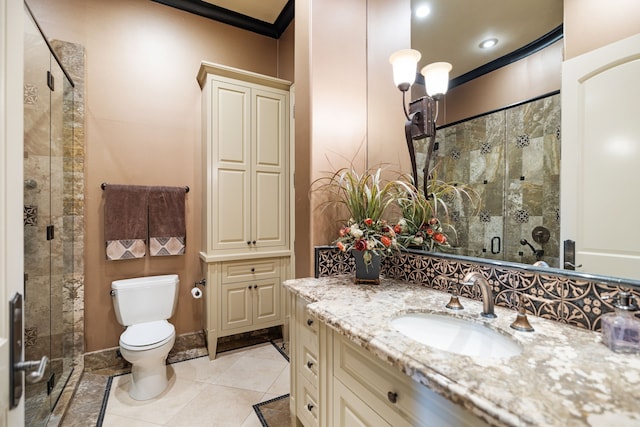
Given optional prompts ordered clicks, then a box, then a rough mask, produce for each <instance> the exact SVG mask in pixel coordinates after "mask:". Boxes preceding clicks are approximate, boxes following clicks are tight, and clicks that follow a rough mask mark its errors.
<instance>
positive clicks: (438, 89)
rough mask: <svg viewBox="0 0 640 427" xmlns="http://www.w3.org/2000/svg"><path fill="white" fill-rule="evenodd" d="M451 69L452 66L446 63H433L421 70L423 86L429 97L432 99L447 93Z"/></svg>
mask: <svg viewBox="0 0 640 427" xmlns="http://www.w3.org/2000/svg"><path fill="white" fill-rule="evenodd" d="M451 68H452V66H451V64H449V63H448V62H434V63H433V64H429V65H427V66H426V67H424V68H423V69H422V75H423V76H424V85H425V86H426V88H427V94H428V95H429V96H431V97H434V96H437V95H444V94H445V93H447V89H448V88H449V71H451Z"/></svg>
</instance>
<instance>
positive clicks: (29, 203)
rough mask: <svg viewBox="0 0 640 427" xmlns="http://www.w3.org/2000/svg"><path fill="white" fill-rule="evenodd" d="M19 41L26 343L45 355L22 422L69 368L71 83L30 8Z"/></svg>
mask: <svg viewBox="0 0 640 427" xmlns="http://www.w3.org/2000/svg"><path fill="white" fill-rule="evenodd" d="M24 42H25V45H24V53H25V54H24V59H25V69H24V158H23V169H24V183H23V185H24V215H23V217H24V269H25V272H24V273H25V274H24V279H25V286H24V289H25V290H24V329H25V331H24V333H25V342H24V348H25V360H40V359H42V357H43V356H46V357H48V359H49V364H48V366H47V368H46V371H45V374H44V377H43V379H42V380H41V381H39V382H36V383H29V382H27V383H26V384H25V423H26V425H27V426H44V425H46V424H47V423H48V421H49V416H50V414H51V411H52V409H53V407H54V406H55V404H56V402H57V400H58V397H59V396H60V393H61V391H62V389H63V388H64V385H65V383H66V381H67V379H68V378H69V375H70V373H71V371H72V369H73V294H72V290H73V282H72V280H71V279H72V276H73V275H72V273H73V265H74V264H73V220H72V219H68V218H72V217H71V216H65V206H68V205H69V203H68V201H69V200H71V199H72V197H73V179H72V173H71V170H70V163H71V162H70V161H69V156H70V155H72V152H73V86H72V84H71V82H70V81H69V80H68V79H67V77H66V76H65V73H64V72H63V70H62V68H61V67H60V65H59V64H58V62H57V60H56V58H55V56H53V55H52V53H51V50H50V47H49V45H48V44H47V42H46V41H45V38H44V36H43V35H42V34H41V32H40V30H39V29H38V27H37V25H36V24H35V22H34V20H33V18H32V17H31V15H30V14H29V12H28V11H27V12H26V13H25V40H24Z"/></svg>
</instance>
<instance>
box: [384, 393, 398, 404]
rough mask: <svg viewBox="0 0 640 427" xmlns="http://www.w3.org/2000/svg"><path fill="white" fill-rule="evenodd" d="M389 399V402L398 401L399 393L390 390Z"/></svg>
mask: <svg viewBox="0 0 640 427" xmlns="http://www.w3.org/2000/svg"><path fill="white" fill-rule="evenodd" d="M387 399H389V402H391V403H396V402H397V401H398V393H396V392H395V391H390V392H388V393H387Z"/></svg>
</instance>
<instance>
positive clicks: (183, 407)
mask: <svg viewBox="0 0 640 427" xmlns="http://www.w3.org/2000/svg"><path fill="white" fill-rule="evenodd" d="M167 369H168V372H169V378H170V379H169V387H168V388H167V390H166V391H165V392H164V393H163V394H161V395H160V396H159V397H157V398H154V399H151V400H148V401H143V402H140V401H136V400H133V399H131V398H130V397H129V394H128V385H129V381H130V378H131V375H130V374H127V375H121V376H117V377H113V380H112V384H111V390H110V392H109V398H108V401H107V405H106V409H105V411H104V419H103V421H102V426H104V427H116V426H117V427H120V426H124V425H126V426H131V427H159V426H163V427H183V426H190V427H197V426H237V427H261V426H262V423H261V422H260V420H259V418H258V416H257V415H256V413H255V411H254V409H253V405H254V404H256V403H258V402H264V401H267V400H271V399H274V398H276V397H278V396H281V395H283V394H286V393H289V364H288V362H287V360H286V359H285V358H284V357H283V356H282V354H281V353H280V352H279V351H278V350H277V349H276V347H275V346H274V345H272V344H271V343H266V344H261V345H256V346H253V347H248V348H244V349H240V350H235V351H230V352H226V353H221V354H218V356H217V357H216V359H215V360H213V361H210V360H209V359H208V358H207V357H200V358H197V359H191V360H187V361H184V362H179V363H174V364H171V365H168V367H167ZM271 427H276V426H275V425H274V426H271Z"/></svg>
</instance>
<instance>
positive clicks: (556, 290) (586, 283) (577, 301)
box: [315, 246, 640, 331]
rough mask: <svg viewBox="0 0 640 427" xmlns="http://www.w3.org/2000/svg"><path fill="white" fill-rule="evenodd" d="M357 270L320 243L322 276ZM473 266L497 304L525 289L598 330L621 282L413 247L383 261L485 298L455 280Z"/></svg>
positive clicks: (395, 273) (537, 310)
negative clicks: (421, 251)
mask: <svg viewBox="0 0 640 427" xmlns="http://www.w3.org/2000/svg"><path fill="white" fill-rule="evenodd" d="M435 255H437V254H435ZM354 271H355V264H354V261H353V258H352V257H351V255H350V254H345V253H343V252H340V251H339V250H338V249H337V248H335V247H333V246H319V247H316V248H315V276H316V277H325V276H333V275H338V274H353V272H354ZM470 271H478V272H480V273H481V274H482V275H483V276H484V277H486V278H487V279H488V281H489V284H490V285H492V287H493V294H494V298H495V303H496V305H500V306H503V307H508V308H512V309H515V306H516V303H517V298H518V296H521V295H524V296H525V297H526V298H525V300H526V302H525V307H526V308H527V311H528V312H529V313H532V314H534V315H536V316H539V317H543V318H546V319H550V320H554V321H557V322H561V323H566V324H569V325H573V326H577V327H580V328H585V329H590V330H593V331H598V330H600V318H601V316H602V314H604V313H607V312H611V311H613V307H612V305H611V303H610V300H607V299H606V298H605V297H610V296H612V295H613V294H615V292H616V291H617V286H614V285H610V284H605V283H600V282H596V281H590V280H581V279H577V278H570V277H566V276H564V275H561V274H556V273H554V272H551V271H549V273H545V272H543V271H541V270H536V271H533V270H528V269H519V268H514V267H510V266H504V265H498V264H492V263H489V262H487V263H483V262H481V261H477V262H476V261H466V260H464V261H462V260H457V259H450V258H446V257H439V256H432V255H430V254H419V253H413V252H401V253H399V254H396V255H394V256H392V257H388V258H385V259H384V260H383V263H382V274H383V275H384V276H386V277H388V278H392V279H397V280H405V281H408V282H412V283H421V284H422V285H424V286H428V287H431V288H433V289H437V290H442V291H445V292H451V291H452V290H453V288H454V287H455V288H456V291H457V292H458V294H459V295H461V296H464V297H468V298H473V299H476V300H481V299H482V298H481V295H480V290H479V288H478V287H477V286H472V287H469V286H460V285H456V283H455V282H456V281H457V282H460V281H462V278H463V277H464V276H465V274H467V273H468V272H470ZM445 278H446V279H445ZM452 280H453V282H452ZM632 292H633V293H635V294H636V295H637V296H638V298H640V292H638V291H637V290H633V291H632Z"/></svg>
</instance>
